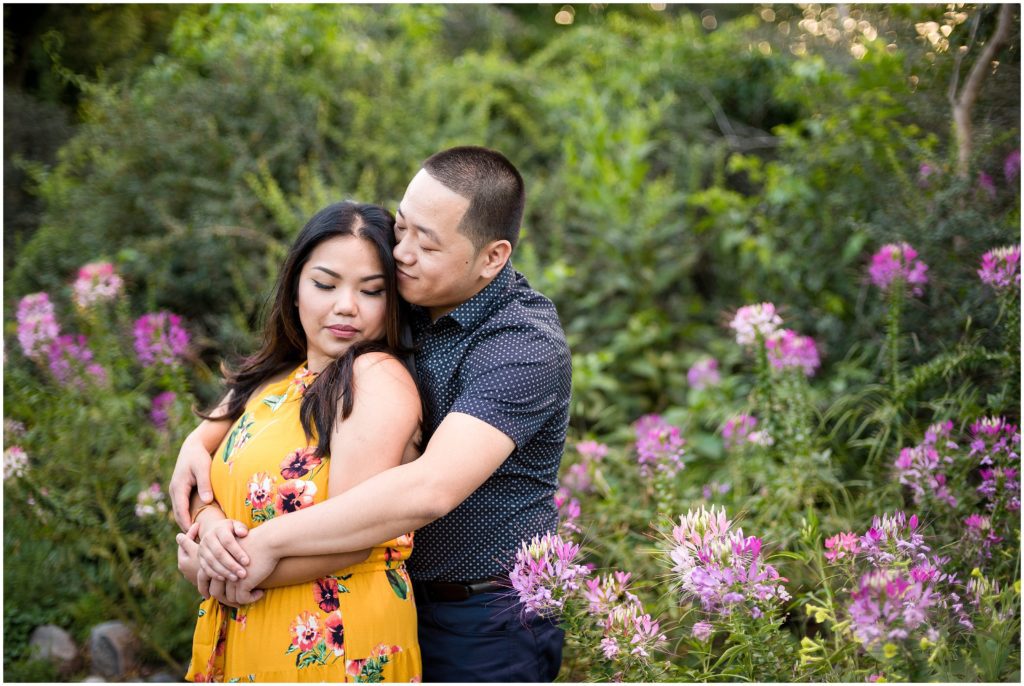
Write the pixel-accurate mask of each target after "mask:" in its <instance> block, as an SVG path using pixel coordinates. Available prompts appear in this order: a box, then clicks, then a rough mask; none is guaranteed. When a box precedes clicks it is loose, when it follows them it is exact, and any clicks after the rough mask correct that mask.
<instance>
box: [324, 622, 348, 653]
mask: <svg viewBox="0 0 1024 686" xmlns="http://www.w3.org/2000/svg"><path fill="white" fill-rule="evenodd" d="M324 642H325V643H326V644H327V647H328V648H329V649H330V650H332V651H334V657H335V659H337V658H339V657H341V656H342V655H344V654H345V625H344V624H343V623H342V621H341V610H335V611H334V612H332V613H331V614H329V615H327V619H325V620H324Z"/></svg>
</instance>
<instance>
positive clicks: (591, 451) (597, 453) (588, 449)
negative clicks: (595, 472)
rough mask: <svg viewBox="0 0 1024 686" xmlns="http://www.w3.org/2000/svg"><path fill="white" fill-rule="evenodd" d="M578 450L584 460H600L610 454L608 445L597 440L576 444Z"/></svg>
mask: <svg viewBox="0 0 1024 686" xmlns="http://www.w3.org/2000/svg"><path fill="white" fill-rule="evenodd" d="M576 452H578V453H579V454H580V455H581V456H582V457H583V460H584V462H588V461H593V462H600V461H601V460H603V459H604V458H605V456H606V455H608V446H606V445H605V444H604V443H598V442H597V441H583V442H581V443H577V444H576Z"/></svg>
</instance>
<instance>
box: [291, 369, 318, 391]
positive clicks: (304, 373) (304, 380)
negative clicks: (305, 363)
mask: <svg viewBox="0 0 1024 686" xmlns="http://www.w3.org/2000/svg"><path fill="white" fill-rule="evenodd" d="M317 376H319V373H318V372H311V371H309V370H308V369H306V368H305V367H303V368H302V369H300V370H299V371H297V372H295V376H293V377H292V383H291V386H289V388H288V391H289V392H290V393H294V394H295V397H296V398H301V397H302V396H303V395H305V394H306V389H307V388H309V387H310V386H312V385H313V382H314V381H316V377H317Z"/></svg>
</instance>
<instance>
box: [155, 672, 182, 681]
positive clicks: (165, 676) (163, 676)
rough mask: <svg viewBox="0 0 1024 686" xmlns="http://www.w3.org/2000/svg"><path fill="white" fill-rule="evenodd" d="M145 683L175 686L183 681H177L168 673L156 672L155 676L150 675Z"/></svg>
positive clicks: (176, 678) (177, 679)
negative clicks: (171, 685)
mask: <svg viewBox="0 0 1024 686" xmlns="http://www.w3.org/2000/svg"><path fill="white" fill-rule="evenodd" d="M146 681H148V682H150V683H157V684H176V683H179V682H184V681H185V680H184V679H179V678H178V677H176V676H174V675H173V674H171V673H170V672H157V673H156V674H150V675H149V678H148V679H146Z"/></svg>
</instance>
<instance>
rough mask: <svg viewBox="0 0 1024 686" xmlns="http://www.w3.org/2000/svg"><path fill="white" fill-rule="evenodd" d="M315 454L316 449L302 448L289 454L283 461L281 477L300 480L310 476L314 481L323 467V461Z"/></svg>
mask: <svg viewBox="0 0 1024 686" xmlns="http://www.w3.org/2000/svg"><path fill="white" fill-rule="evenodd" d="M314 453H316V448H300V449H298V450H295V451H293V452H290V453H288V456H287V457H286V458H284V460H282V461H281V476H283V477H284V478H286V479H299V478H301V477H304V476H306V475H307V474H309V478H311V479H312V478H313V477H314V476H316V473H317V472H318V471H320V467H321V466H322V461H321V459H320V458H319V457H317V456H316V455H315V454H314ZM310 472H313V473H312V474H310Z"/></svg>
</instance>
